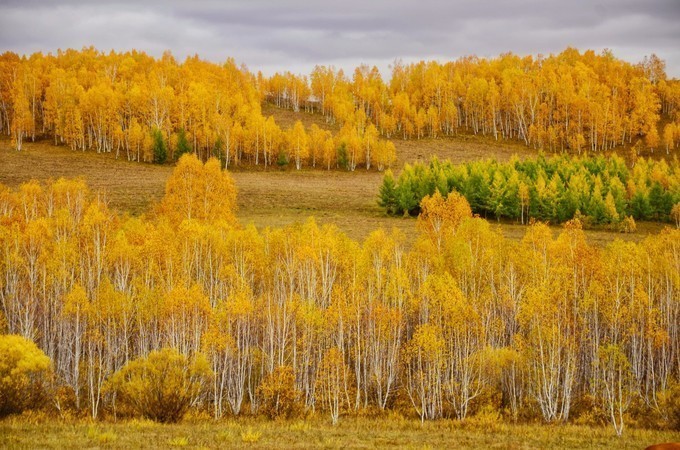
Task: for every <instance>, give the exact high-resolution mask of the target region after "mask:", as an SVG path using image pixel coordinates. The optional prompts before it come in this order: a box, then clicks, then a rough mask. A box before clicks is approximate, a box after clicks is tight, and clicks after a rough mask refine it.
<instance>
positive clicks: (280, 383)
mask: <svg viewBox="0 0 680 450" xmlns="http://www.w3.org/2000/svg"><path fill="white" fill-rule="evenodd" d="M258 393H259V395H260V397H261V399H262V404H261V406H260V412H262V413H263V414H264V415H266V416H267V417H269V418H270V419H289V418H291V417H295V416H296V415H298V414H299V412H300V404H299V403H300V392H299V391H298V390H297V389H296V388H295V374H294V373H293V368H292V367H290V366H279V367H277V368H276V369H274V371H273V372H272V373H270V374H269V375H268V376H267V377H265V379H264V380H262V383H261V384H260V387H259V388H258Z"/></svg>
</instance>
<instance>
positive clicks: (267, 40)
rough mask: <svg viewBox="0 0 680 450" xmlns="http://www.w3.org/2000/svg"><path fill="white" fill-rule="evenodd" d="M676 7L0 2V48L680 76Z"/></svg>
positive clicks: (679, 12)
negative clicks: (582, 63) (608, 56)
mask: <svg viewBox="0 0 680 450" xmlns="http://www.w3.org/2000/svg"><path fill="white" fill-rule="evenodd" d="M678 23H680V1H679V0H649V1H644V0H637V1H635V0H599V1H597V0H596V1H592V0H573V1H570V2H564V1H558V0H544V1H529V0H519V1H509V0H508V1H506V0H486V1H484V0H480V1H477V2H469V1H468V2H460V1H452V0H450V1H445V0H442V1H439V0H417V1H403V0H345V1H343V2H333V3H331V2H327V1H321V0H316V1H313V0H305V1H303V0H292V1H277V0H251V1H245V2H244V1H217V0H214V1H201V2H198V1H192V2H189V1H181V0H166V1H162V0H152V1H146V2H143V1H135V2H133V1H127V0H125V1H123V0H121V1H117V2H106V3H105V2H97V1H86V0H82V1H78V0H71V1H62V2H58V3H55V2H52V1H49V0H0V51H3V50H11V51H15V52H18V53H31V52H34V51H43V52H54V51H56V50H57V49H59V48H61V49H65V48H81V47H83V46H89V45H94V46H95V47H97V48H99V49H100V50H105V51H108V50H109V49H115V50H119V51H123V50H129V49H132V48H135V49H138V50H143V51H146V52H148V53H150V54H152V55H155V56H160V55H161V54H162V52H163V51H164V50H171V51H172V52H173V54H174V55H175V57H177V58H178V59H179V60H182V59H183V58H184V57H186V56H188V55H193V54H196V53H197V54H199V55H200V56H201V57H203V58H206V59H208V60H211V61H215V62H220V61H224V60H225V59H226V58H227V57H234V58H235V59H236V60H237V61H238V62H241V63H245V64H246V65H248V67H249V68H250V69H251V70H262V71H263V72H265V73H267V74H271V73H273V72H274V71H283V70H291V71H294V72H303V73H308V72H309V71H310V70H311V69H312V68H313V67H314V65H315V64H326V65H335V66H337V67H342V68H344V69H345V70H351V69H353V68H354V67H355V66H356V65H358V64H361V63H366V64H370V65H373V64H375V65H377V66H378V67H379V68H380V69H381V70H382V71H383V75H384V76H386V77H388V76H389V73H388V72H387V67H388V65H389V64H390V62H392V61H394V60H395V59H397V58H401V59H403V60H404V61H414V60H420V59H439V60H449V59H456V58H458V57H460V56H465V55H471V54H476V55H478V56H484V57H491V56H496V55H498V54H500V53H504V52H508V51H512V52H513V53H517V54H520V55H524V54H538V53H541V54H549V53H557V52H560V51H562V50H564V48H566V47H567V46H574V47H577V48H579V49H581V50H583V49H593V50H596V51H601V50H603V49H605V48H609V49H611V50H613V51H614V53H615V55H616V56H618V57H620V58H623V59H625V60H628V61H631V62H637V61H640V60H641V59H642V58H643V57H644V56H645V55H649V54H651V53H656V54H657V55H658V56H659V57H660V58H662V59H664V60H666V62H667V72H668V74H669V75H670V76H671V77H680V45H678V44H680V27H679V26H678Z"/></svg>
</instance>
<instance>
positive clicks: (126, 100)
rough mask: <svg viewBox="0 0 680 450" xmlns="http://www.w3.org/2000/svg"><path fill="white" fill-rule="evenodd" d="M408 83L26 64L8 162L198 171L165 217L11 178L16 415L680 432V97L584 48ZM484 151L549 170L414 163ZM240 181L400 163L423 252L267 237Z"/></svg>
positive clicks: (136, 54) (1, 255)
mask: <svg viewBox="0 0 680 450" xmlns="http://www.w3.org/2000/svg"><path fill="white" fill-rule="evenodd" d="M391 70H392V72H391V76H390V78H389V79H383V75H384V74H381V72H380V71H379V70H378V69H377V68H375V67H369V66H365V65H362V66H359V67H357V68H356V69H355V70H354V72H353V73H351V74H345V73H344V72H343V71H342V70H339V69H336V68H334V67H332V66H316V68H315V69H314V70H313V71H312V72H311V73H309V74H306V75H296V74H292V73H290V72H285V73H275V74H274V75H271V76H265V75H263V74H262V73H260V72H258V73H252V72H250V71H249V70H248V68H247V67H245V66H239V65H237V64H236V63H235V62H234V61H233V60H231V59H230V60H227V61H226V62H225V63H224V64H215V63H211V62H207V61H205V60H202V59H200V58H199V57H198V56H194V57H189V58H187V59H186V60H185V61H184V62H182V63H180V62H178V61H176V60H175V58H174V57H173V56H172V54H170V53H169V52H166V53H165V54H164V55H163V56H162V57H161V58H154V57H152V56H149V55H147V54H146V53H144V52H141V51H130V52H124V53H116V52H110V53H104V52H100V51H98V50H96V49H95V48H84V49H82V50H80V51H76V50H66V51H59V52H57V53H56V54H42V53H35V54H32V55H30V56H19V55H17V54H14V53H10V52H7V53H4V54H2V55H0V135H1V136H2V137H0V143H2V144H5V147H3V148H2V149H0V151H1V152H10V151H11V152H13V153H16V154H18V155H22V154H25V153H29V152H31V151H32V150H31V149H32V148H33V147H31V145H33V143H35V142H37V143H41V142H42V143H43V144H45V145H47V146H49V148H50V149H57V148H61V149H68V151H69V152H71V154H73V155H74V158H75V156H76V155H80V154H83V153H92V154H96V155H97V156H96V158H99V159H100V160H102V161H104V160H106V161H110V160H120V161H124V164H126V165H125V166H121V167H125V168H130V167H136V166H139V165H149V166H150V165H152V164H156V165H161V166H173V169H172V172H171V174H170V175H169V177H168V178H167V181H166V183H165V188H164V194H163V196H162V199H161V200H160V201H158V202H156V203H154V204H153V205H152V206H151V207H150V208H149V209H148V210H147V211H145V212H144V213H143V214H136V213H135V214H131V213H130V211H124V210H119V209H116V208H112V207H111V206H110V205H109V203H108V201H107V193H106V192H99V191H95V190H91V189H90V187H88V185H87V183H86V182H85V181H83V179H82V178H78V177H73V178H59V179H56V180H55V179H52V180H48V181H44V180H42V181H35V180H33V181H29V180H26V181H25V182H23V183H21V184H19V185H17V186H5V185H4V184H2V183H3V179H2V178H1V177H0V333H5V334H2V335H0V416H6V415H10V414H20V413H22V411H24V414H26V412H25V411H30V410H43V411H45V414H47V415H49V416H50V417H62V418H63V417H78V418H85V417H89V418H91V419H96V420H98V421H116V420H128V419H132V418H146V419H151V420H154V421H158V422H163V423H174V422H178V421H182V420H183V418H185V417H188V416H191V417H198V416H201V415H203V416H205V417H208V418H209V419H210V420H218V421H219V420H226V419H232V418H237V419H238V418H240V417H244V416H245V417H266V418H267V419H278V420H289V419H296V418H309V417H322V418H324V420H328V421H330V423H331V424H332V425H333V426H335V425H336V424H341V423H342V422H343V420H350V418H357V417H378V418H386V417H395V416H396V415H399V416H400V417H406V418H411V419H414V420H417V421H419V422H420V423H421V424H425V423H427V422H428V421H438V420H441V421H443V420H446V421H453V422H456V423H458V422H460V423H466V421H468V420H471V421H474V420H486V421H488V423H492V424H496V423H514V424H527V423H528V424H533V423H550V424H565V423H567V424H578V425H583V426H592V427H602V426H606V427H609V428H610V429H611V430H613V433H614V434H615V435H617V436H620V435H624V436H625V434H626V433H627V430H628V429H636V428H639V429H653V430H675V431H677V430H680V167H679V166H678V159H677V147H678V145H680V81H679V80H676V79H670V78H669V77H667V75H666V73H665V67H664V62H663V61H662V60H661V59H659V58H658V57H656V56H654V55H652V56H651V57H647V58H645V59H644V60H643V61H642V62H641V63H639V64H631V63H628V62H625V61H623V60H621V59H617V58H616V57H615V56H614V55H613V53H612V52H610V51H604V52H601V53H599V54H598V53H595V52H593V51H585V52H580V51H578V50H576V49H573V48H567V49H566V50H564V51H563V52H561V53H559V54H556V55H549V56H526V57H522V56H518V55H515V54H510V53H507V54H502V55H500V56H498V57H495V58H488V59H487V58H477V57H465V58H460V59H457V60H455V61H450V62H443V63H442V62H436V61H430V62H419V63H408V64H405V63H403V62H401V61H395V62H394V63H393V65H392V66H391ZM265 108H267V110H269V109H274V110H277V111H285V112H286V114H290V115H291V116H292V117H294V118H295V120H294V121H291V123H284V122H281V123H277V117H281V116H277V115H269V114H266V113H263V110H264V109H265ZM310 118H314V120H313V121H310ZM458 139H479V140H480V141H479V142H482V143H484V145H487V144H488V145H489V146H491V145H495V143H501V144H502V145H510V146H516V148H522V149H523V150H526V151H527V152H529V154H530V155H531V156H528V157H527V156H523V157H521V158H520V157H517V156H514V157H512V158H510V159H508V160H503V161H500V160H496V159H495V158H494V155H493V153H491V152H490V153H489V155H488V156H486V157H485V158H483V159H476V160H467V162H463V163H460V162H453V161H450V160H441V159H439V158H438V157H437V155H436V154H421V153H422V152H423V151H422V150H418V151H417V152H414V153H409V152H408V151H404V150H398V149H399V148H401V147H399V145H400V143H401V142H408V144H409V146H408V147H405V148H407V149H422V148H426V147H420V146H421V145H427V144H426V143H431V142H439V141H444V142H456V140H458ZM490 148H491V147H490ZM48 151H49V150H48ZM74 161H75V159H74ZM154 167H155V166H154ZM130 170H132V169H130ZM168 170H170V169H168ZM233 171H253V172H255V171H257V172H258V173H261V180H262V181H261V182H262V183H265V184H266V183H267V182H268V181H267V177H268V176H270V175H271V173H278V172H283V171H287V172H295V173H297V172H304V171H323V173H333V172H345V173H346V172H350V173H351V174H352V176H353V177H357V178H358V177H361V176H363V175H362V174H364V173H366V172H382V174H380V175H377V176H380V177H381V180H382V181H381V185H380V186H377V187H376V189H375V190H374V191H372V192H366V194H365V196H366V197H370V199H371V202H372V203H373V204H379V205H380V208H382V209H381V211H382V213H383V214H384V215H395V216H399V217H401V216H404V218H403V220H404V221H410V222H407V223H410V224H411V225H410V226H411V227H412V228H413V229H414V230H415V231H414V232H413V234H414V238H413V239H407V238H406V237H405V236H404V234H403V233H402V232H400V231H399V230H397V229H395V230H392V231H389V230H385V229H383V228H378V229H375V230H373V231H372V232H370V233H369V234H368V237H367V238H365V239H363V240H357V239H353V238H350V237H348V236H347V234H346V233H345V232H343V231H341V230H340V229H339V228H338V227H337V226H334V225H333V224H319V223H318V222H317V221H316V220H315V219H314V217H309V218H307V217H299V218H298V220H297V221H296V222H297V223H295V224H293V225H288V226H285V227H270V226H264V227H260V226H258V227H256V226H255V225H253V224H248V223H243V222H242V221H240V220H239V210H238V207H237V198H238V196H239V195H241V193H240V192H238V193H237V190H238V189H237V185H236V183H235V182H234V179H233V178H232V175H231V173H232V172H233ZM74 173H75V172H74ZM76 175H77V174H76ZM636 222H637V223H645V222H655V223H660V224H662V225H659V229H661V228H663V230H662V231H660V232H657V233H653V234H649V235H645V236H640V237H639V239H626V240H624V239H619V238H618V235H621V236H624V235H628V234H634V233H635V232H636ZM497 223H503V224H507V223H511V224H515V225H521V226H523V231H522V233H523V237H521V238H520V239H513V238H509V237H507V236H506V235H504V233H503V228H502V227H501V226H498V225H496V224H497ZM589 229H597V230H604V231H606V232H607V233H610V234H611V235H613V237H612V238H611V240H610V241H609V243H607V244H606V245H599V244H594V243H592V242H590V241H589V240H588V238H587V234H586V232H587V231H588V230H589ZM480 418H483V419H480ZM385 420H387V419H385ZM390 420H391V419H390ZM470 423H473V422H470ZM423 426H425V425H423ZM243 436H246V437H247V436H248V435H247V434H246V435H242V437H243ZM246 437H243V442H247V439H246ZM256 440H257V439H255V441H256Z"/></svg>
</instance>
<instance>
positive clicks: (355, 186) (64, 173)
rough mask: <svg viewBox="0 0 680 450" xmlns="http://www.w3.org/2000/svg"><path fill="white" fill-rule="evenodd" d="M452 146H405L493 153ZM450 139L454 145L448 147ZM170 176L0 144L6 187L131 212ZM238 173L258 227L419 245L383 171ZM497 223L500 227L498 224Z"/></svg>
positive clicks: (598, 235)
mask: <svg viewBox="0 0 680 450" xmlns="http://www.w3.org/2000/svg"><path fill="white" fill-rule="evenodd" d="M449 141H450V142H449ZM449 141H447V140H421V141H408V142H404V143H403V145H405V146H416V147H415V148H420V147H418V146H419V145H420V146H422V147H423V148H429V149H430V150H427V151H435V149H438V150H436V152H437V153H436V154H438V155H440V156H441V157H451V155H458V156H457V157H456V158H457V159H456V160H458V161H462V160H464V159H463V158H468V157H469V158H476V157H481V156H484V155H485V152H484V149H485V148H487V147H485V145H486V144H484V143H481V142H479V141H478V140H477V139H473V140H472V141H470V142H468V141H464V140H461V141H455V140H449ZM446 142H449V143H450V144H451V145H450V146H447V144H446ZM488 148H489V151H488V152H489V153H493V154H495V155H496V157H499V155H501V156H502V155H506V156H507V157H508V158H509V157H510V155H511V153H509V151H507V148H506V147H505V146H498V147H495V146H493V145H490V146H489V147H488ZM402 151H404V150H403V148H402ZM425 151H426V150H423V152H425ZM446 152H448V153H446ZM504 152H505V153H504ZM423 154H425V153H423ZM447 155H448V156H447ZM171 171H172V167H171V166H155V165H151V164H141V163H135V162H128V161H124V160H116V159H115V158H114V157H113V156H112V155H110V154H99V155H98V154H96V153H93V152H80V151H75V152H74V151H72V150H70V149H69V148H67V147H63V146H61V147H55V146H53V145H52V144H51V142H50V141H42V142H37V143H30V142H29V143H26V145H25V150H24V151H22V152H16V151H14V150H13V149H12V148H10V145H9V141H7V140H6V139H5V140H0V183H2V184H6V185H9V186H11V187H17V186H18V185H19V184H21V183H23V182H26V181H28V180H31V179H35V180H39V181H45V180H48V179H57V178H59V177H82V178H84V179H85V181H86V182H87V183H88V185H89V186H90V188H91V189H92V190H93V191H102V192H105V193H106V198H107V199H108V201H109V205H110V206H111V207H112V208H114V209H116V210H118V211H120V212H127V213H130V214H133V215H139V214H142V213H144V212H146V211H148V210H149V207H150V206H151V205H152V204H153V203H155V202H157V201H158V200H160V198H161V197H162V196H163V192H164V187H165V181H166V180H167V178H168V176H169V175H170V173H171ZM232 176H233V178H234V180H235V182H236V186H237V188H238V191H239V193H238V206H239V211H238V216H239V218H240V220H241V222H242V223H243V224H249V223H253V224H254V225H255V226H256V227H257V228H259V229H262V228H265V227H280V226H285V225H288V224H291V223H295V222H304V221H305V220H306V218H307V217H309V216H314V217H315V218H316V220H317V222H318V223H320V224H326V223H332V224H335V225H336V226H337V227H338V228H339V229H340V230H342V231H344V232H345V233H346V234H347V235H348V236H350V237H351V238H353V239H357V240H363V239H364V238H365V237H366V236H368V234H369V233H370V232H371V231H373V230H375V229H377V228H380V227H382V228H385V229H386V230H388V231H389V230H391V229H392V228H397V229H399V230H401V231H402V232H403V233H404V234H405V235H406V238H407V242H413V240H415V237H416V230H415V219H413V218H401V217H391V216H387V215H386V214H385V212H384V211H383V210H382V209H381V208H380V207H379V206H378V204H377V193H378V189H379V186H380V183H381V182H382V174H380V173H377V172H366V171H364V170H357V171H356V172H353V173H348V172H344V171H330V172H327V171H324V170H302V171H294V170H286V171H280V170H278V169H276V168H273V169H271V170H269V171H266V172H265V171H237V172H232ZM492 223H493V224H495V223H496V222H495V221H493V220H492ZM499 227H500V230H501V231H502V232H503V234H504V235H505V236H507V237H510V238H513V239H520V238H521V237H522V236H523V235H524V231H525V230H526V227H524V226H522V225H517V224H512V223H505V222H503V223H500V224H499ZM662 228H663V225H662V224H657V223H640V224H638V232H637V233H634V234H626V235H623V234H619V233H614V232H609V231H591V230H589V231H588V232H587V236H588V239H589V241H590V242H591V243H595V244H599V245H603V244H606V243H607V242H611V241H612V240H614V239H615V238H621V239H625V240H634V241H639V240H641V239H643V238H644V237H645V236H646V235H648V234H650V233H657V232H658V231H660V230H661V229H662ZM554 229H555V232H556V233H557V232H558V231H559V227H555V228H554Z"/></svg>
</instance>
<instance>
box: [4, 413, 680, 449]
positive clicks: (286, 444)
mask: <svg viewBox="0 0 680 450" xmlns="http://www.w3.org/2000/svg"><path fill="white" fill-rule="evenodd" d="M674 438H675V439H677V434H675V436H674V435H673V433H672V432H668V431H665V432H664V431H648V430H635V429H628V430H626V431H625V432H624V435H623V437H620V438H619V437H616V436H615V434H614V432H613V430H611V429H610V428H599V427H584V426H575V425H508V424H503V423H493V424H487V425H484V426H482V425H480V424H476V423H474V422H473V421H472V420H471V421H469V422H458V421H453V420H439V421H433V422H426V423H424V424H421V423H420V422H419V421H417V420H413V419H404V418H402V417H390V418H376V419H365V418H343V419H341V420H340V423H339V424H338V425H337V426H332V425H331V424H330V423H329V421H327V420H324V419H323V418H320V417H313V418H310V419H307V420H291V421H276V422H271V421H266V420H262V419H253V418H242V419H229V420H224V421H219V422H213V421H210V420H208V419H204V420H201V421H198V422H185V423H180V424H174V425H161V424H155V423H152V422H148V421H139V420H133V421H129V422H119V423H106V422H99V423H87V422H78V421H77V422H70V421H65V422H62V421H59V420H44V421H38V422H35V421H26V420H24V419H22V418H9V419H5V420H4V421H0V447H2V448H55V449H57V448H59V449H60V448H172V447H185V448H244V447H252V448H274V449H279V448H319V447H322V448H376V447H377V448H385V447H389V448H413V449H416V448H417V449H423V448H460V449H468V448H470V449H472V448H512V449H515V448H516V449H520V448H522V449H544V448H554V449H582V448H592V449H609V448H617V449H640V448H644V447H645V446H647V445H649V444H651V443H657V442H668V441H670V440H673V439H674Z"/></svg>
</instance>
